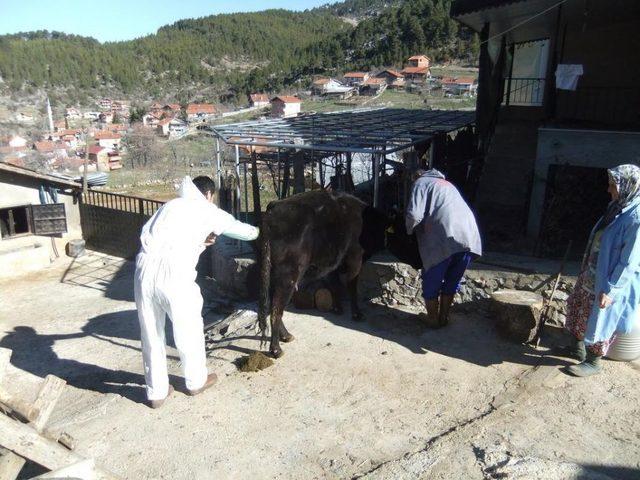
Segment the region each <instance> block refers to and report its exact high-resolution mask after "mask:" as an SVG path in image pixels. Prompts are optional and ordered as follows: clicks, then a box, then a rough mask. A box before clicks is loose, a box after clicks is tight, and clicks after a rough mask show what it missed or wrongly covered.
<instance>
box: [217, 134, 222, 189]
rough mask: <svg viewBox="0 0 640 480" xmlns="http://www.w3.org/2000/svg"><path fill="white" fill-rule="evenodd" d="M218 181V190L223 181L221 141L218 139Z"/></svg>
mask: <svg viewBox="0 0 640 480" xmlns="http://www.w3.org/2000/svg"><path fill="white" fill-rule="evenodd" d="M216 179H217V180H218V188H220V185H221V180H222V164H221V162H220V140H218V139H217V138H216Z"/></svg>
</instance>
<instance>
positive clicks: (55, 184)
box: [0, 163, 82, 277]
mask: <svg viewBox="0 0 640 480" xmlns="http://www.w3.org/2000/svg"><path fill="white" fill-rule="evenodd" d="M41 188H44V189H45V191H46V192H51V191H53V189H55V192H56V193H55V197H52V196H49V198H50V199H51V200H53V201H55V203H49V204H46V205H42V204H41V196H40V191H41ZM80 188H81V185H80V184H78V183H76V182H72V181H69V180H64V179H62V178H59V177H56V176H53V175H48V174H44V173H40V172H35V171H33V170H29V169H26V168H23V167H19V166H15V165H11V164H7V163H0V277H8V276H15V275H20V274H23V273H27V272H33V271H37V270H40V269H42V268H45V267H47V266H49V265H50V263H51V262H52V261H53V259H54V258H56V250H57V251H59V252H63V251H64V247H65V244H66V243H67V242H68V241H69V240H70V239H74V238H82V230H81V227H80V211H79V205H78V202H77V201H75V198H74V194H75V193H77V192H78V191H79V189H80Z"/></svg>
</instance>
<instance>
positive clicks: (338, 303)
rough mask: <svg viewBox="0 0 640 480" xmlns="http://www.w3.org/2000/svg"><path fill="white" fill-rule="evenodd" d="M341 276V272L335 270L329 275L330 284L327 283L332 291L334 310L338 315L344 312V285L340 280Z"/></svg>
mask: <svg viewBox="0 0 640 480" xmlns="http://www.w3.org/2000/svg"><path fill="white" fill-rule="evenodd" d="M341 276H342V274H341V272H339V271H338V270H336V271H335V272H332V273H330V274H329V276H328V277H327V279H328V280H329V284H328V285H327V287H328V289H329V291H330V292H331V296H332V297H333V298H332V299H333V312H334V313H335V314H337V315H342V314H343V313H344V309H343V308H342V285H341V281H340V277H341Z"/></svg>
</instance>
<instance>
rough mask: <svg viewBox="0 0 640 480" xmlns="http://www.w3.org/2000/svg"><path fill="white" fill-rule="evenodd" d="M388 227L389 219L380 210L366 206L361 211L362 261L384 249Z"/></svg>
mask: <svg viewBox="0 0 640 480" xmlns="http://www.w3.org/2000/svg"><path fill="white" fill-rule="evenodd" d="M390 225H391V218H389V217H388V216H387V214H385V213H384V212H383V211H382V210H378V209H377V208H374V207H370V206H368V205H367V206H365V207H364V208H363V209H362V233H361V234H360V245H361V246H362V248H363V250H364V255H363V259H362V260H363V261H367V260H368V259H369V258H371V257H372V256H373V255H374V254H375V253H377V252H380V251H382V250H384V249H385V243H386V242H385V232H386V230H387V228H389V226H390Z"/></svg>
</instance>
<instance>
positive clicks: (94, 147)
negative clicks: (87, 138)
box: [89, 145, 104, 155]
mask: <svg viewBox="0 0 640 480" xmlns="http://www.w3.org/2000/svg"><path fill="white" fill-rule="evenodd" d="M103 150H104V147H101V146H100V145H91V146H90V147H89V155H97V154H99V153H100V152H101V151H103Z"/></svg>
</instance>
